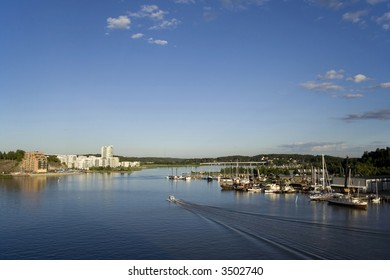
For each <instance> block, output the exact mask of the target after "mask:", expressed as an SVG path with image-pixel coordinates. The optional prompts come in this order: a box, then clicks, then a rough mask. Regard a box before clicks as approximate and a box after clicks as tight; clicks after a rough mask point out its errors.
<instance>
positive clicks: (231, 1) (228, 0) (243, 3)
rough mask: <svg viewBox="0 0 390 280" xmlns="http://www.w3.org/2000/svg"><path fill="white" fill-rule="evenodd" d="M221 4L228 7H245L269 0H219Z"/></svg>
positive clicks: (260, 4)
mask: <svg viewBox="0 0 390 280" xmlns="http://www.w3.org/2000/svg"><path fill="white" fill-rule="evenodd" d="M221 2H222V5H223V6H224V7H225V8H228V9H245V8H247V7H248V6H251V5H256V6H262V5H264V4H266V3H267V2H269V0H221Z"/></svg>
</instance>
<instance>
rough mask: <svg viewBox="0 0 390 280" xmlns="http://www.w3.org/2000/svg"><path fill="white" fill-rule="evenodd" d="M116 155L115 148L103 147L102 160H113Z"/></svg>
mask: <svg viewBox="0 0 390 280" xmlns="http://www.w3.org/2000/svg"><path fill="white" fill-rule="evenodd" d="M113 154H114V146H112V145H110V146H103V147H102V158H105V159H106V158H111V157H113Z"/></svg>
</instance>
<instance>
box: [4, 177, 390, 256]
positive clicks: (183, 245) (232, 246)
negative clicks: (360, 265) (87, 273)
mask: <svg viewBox="0 0 390 280" xmlns="http://www.w3.org/2000/svg"><path fill="white" fill-rule="evenodd" d="M185 171H186V170H185V169H182V170H179V171H178V172H179V174H181V172H185ZM187 171H188V170H187ZM169 174H171V170H170V169H154V170H143V171H140V172H134V173H132V174H87V175H73V176H64V177H60V178H58V177H32V178H29V177H26V178H14V179H4V180H0V259H3V260H4V259H269V260H272V259H279V260H280V259H390V242H389V241H390V204H380V205H369V208H368V210H367V211H362V210H354V209H348V208H343V207H337V206H329V205H327V204H326V203H321V202H310V201H309V200H308V198H307V196H305V195H301V194H289V195H277V194H261V193H237V192H234V191H221V190H220V187H219V185H218V183H217V182H211V183H208V182H207V181H203V180H197V181H195V180H193V181H191V182H186V181H178V182H174V181H169V180H167V179H166V178H165V176H166V175H169ZM170 194H173V195H175V196H176V197H177V198H180V199H182V200H183V201H184V203H183V204H182V205H177V204H172V203H169V202H168V201H166V198H167V197H168V195H170Z"/></svg>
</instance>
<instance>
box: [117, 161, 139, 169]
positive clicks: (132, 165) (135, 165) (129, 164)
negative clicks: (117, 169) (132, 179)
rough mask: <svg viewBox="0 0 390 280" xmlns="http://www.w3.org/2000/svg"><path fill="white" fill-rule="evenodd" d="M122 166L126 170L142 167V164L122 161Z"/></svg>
mask: <svg viewBox="0 0 390 280" xmlns="http://www.w3.org/2000/svg"><path fill="white" fill-rule="evenodd" d="M120 166H121V167H124V168H129V167H140V166H141V163H140V162H139V161H122V162H120Z"/></svg>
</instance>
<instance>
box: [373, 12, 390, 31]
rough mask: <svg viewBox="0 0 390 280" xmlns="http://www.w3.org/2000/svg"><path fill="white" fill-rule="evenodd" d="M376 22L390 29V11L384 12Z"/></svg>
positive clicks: (385, 28)
mask: <svg viewBox="0 0 390 280" xmlns="http://www.w3.org/2000/svg"><path fill="white" fill-rule="evenodd" d="M376 23H378V24H379V25H381V26H382V28H383V29H384V30H389V29H390V12H387V13H384V14H383V15H382V16H381V17H378V18H377V19H376Z"/></svg>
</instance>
